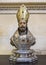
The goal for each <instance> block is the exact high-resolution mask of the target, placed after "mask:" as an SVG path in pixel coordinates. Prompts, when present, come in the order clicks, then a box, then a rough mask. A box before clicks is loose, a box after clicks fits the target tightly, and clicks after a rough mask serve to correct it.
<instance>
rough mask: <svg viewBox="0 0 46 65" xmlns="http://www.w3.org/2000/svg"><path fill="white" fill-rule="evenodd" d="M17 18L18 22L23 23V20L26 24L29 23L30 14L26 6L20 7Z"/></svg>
mask: <svg viewBox="0 0 46 65" xmlns="http://www.w3.org/2000/svg"><path fill="white" fill-rule="evenodd" d="M16 16H17V20H18V22H19V21H21V20H22V19H24V20H25V22H28V18H29V12H28V10H27V8H26V7H25V5H24V4H23V5H21V6H20V8H19V10H18V12H17V14H16Z"/></svg>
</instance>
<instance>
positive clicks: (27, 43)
mask: <svg viewBox="0 0 46 65" xmlns="http://www.w3.org/2000/svg"><path fill="white" fill-rule="evenodd" d="M10 43H11V45H12V46H15V47H16V48H17V49H26V50H28V49H30V47H31V46H32V45H34V44H35V37H34V36H33V35H32V33H31V32H30V31H29V30H28V33H27V34H24V35H19V32H18V30H16V32H15V33H14V35H13V36H12V37H11V39H10Z"/></svg>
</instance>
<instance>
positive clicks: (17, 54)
mask: <svg viewBox="0 0 46 65" xmlns="http://www.w3.org/2000/svg"><path fill="white" fill-rule="evenodd" d="M37 59H38V58H37V56H36V55H35V54H34V51H33V50H15V49H14V50H13V54H12V55H11V56H10V58H9V61H10V63H11V64H13V63H14V62H15V63H16V62H35V61H37Z"/></svg>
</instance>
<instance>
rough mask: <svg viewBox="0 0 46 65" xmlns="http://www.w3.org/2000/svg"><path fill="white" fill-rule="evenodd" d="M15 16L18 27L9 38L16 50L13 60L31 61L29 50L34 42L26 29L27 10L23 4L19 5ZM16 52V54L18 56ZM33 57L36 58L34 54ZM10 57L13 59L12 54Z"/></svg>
mask: <svg viewBox="0 0 46 65" xmlns="http://www.w3.org/2000/svg"><path fill="white" fill-rule="evenodd" d="M16 16H17V20H18V29H17V30H16V31H15V33H14V34H13V36H12V37H11V39H10V44H11V45H12V46H15V47H16V48H17V50H14V55H15V61H18V62H23V61H24V62H25V61H28V62H31V60H33V59H32V57H31V56H32V55H31V54H32V51H31V50H30V47H31V46H32V45H34V44H35V38H34V36H33V35H32V33H31V32H30V31H29V30H28V26H27V24H28V19H29V12H28V10H27V8H26V7H25V5H22V6H20V8H19V10H18V12H17V14H16ZM16 53H17V54H18V57H17V54H16ZM29 57H30V58H29ZM33 58H34V59H36V58H35V57H34V56H33ZM10 59H12V60H13V59H14V56H12V58H10ZM25 59H26V60H25Z"/></svg>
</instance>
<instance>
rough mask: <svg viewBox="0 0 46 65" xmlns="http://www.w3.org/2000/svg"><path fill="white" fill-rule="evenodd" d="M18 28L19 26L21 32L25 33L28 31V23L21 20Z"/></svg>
mask: <svg viewBox="0 0 46 65" xmlns="http://www.w3.org/2000/svg"><path fill="white" fill-rule="evenodd" d="M18 26H19V29H20V31H22V32H23V31H25V30H26V27H27V23H26V22H25V20H21V21H19V23H18Z"/></svg>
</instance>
